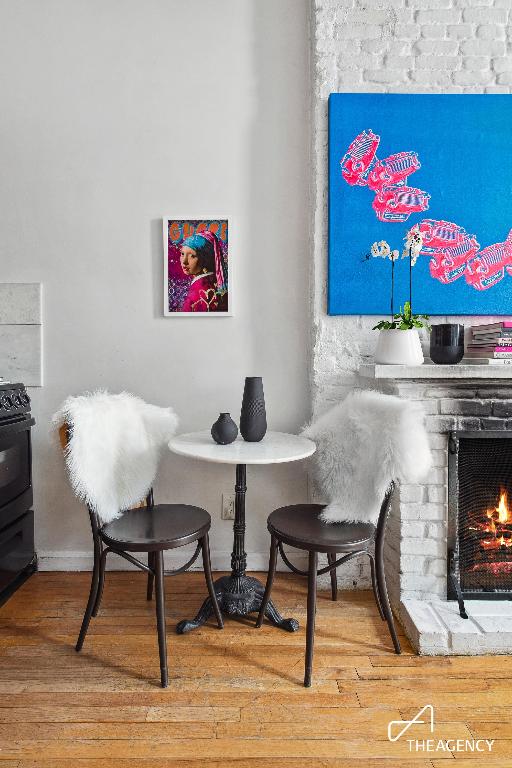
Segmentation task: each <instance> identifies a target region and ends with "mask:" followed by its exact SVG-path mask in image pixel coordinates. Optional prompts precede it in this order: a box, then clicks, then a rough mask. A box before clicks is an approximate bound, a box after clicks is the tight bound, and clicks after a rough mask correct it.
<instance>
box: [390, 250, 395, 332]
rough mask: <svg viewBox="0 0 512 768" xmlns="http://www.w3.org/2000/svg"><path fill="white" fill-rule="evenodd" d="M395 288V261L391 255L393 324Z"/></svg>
mask: <svg viewBox="0 0 512 768" xmlns="http://www.w3.org/2000/svg"><path fill="white" fill-rule="evenodd" d="M394 287H395V260H394V258H393V254H391V322H393V292H394Z"/></svg>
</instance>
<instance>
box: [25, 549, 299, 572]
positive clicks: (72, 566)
mask: <svg viewBox="0 0 512 768" xmlns="http://www.w3.org/2000/svg"><path fill="white" fill-rule="evenodd" d="M191 554H192V552H190V553H189V551H188V550H187V552H181V553H180V552H166V553H165V556H164V560H165V567H166V569H168V570H173V569H175V568H179V567H180V566H182V565H183V564H184V563H186V562H187V559H188V558H189V557H190V555H191ZM134 555H135V557H137V552H134ZM289 557H290V560H291V562H292V563H293V564H294V565H295V566H296V567H297V568H301V569H307V562H308V560H307V554H306V553H297V554H295V553H293V554H290V555H289ZM37 559H38V567H39V570H40V571H91V570H92V564H93V556H92V552H90V551H87V552H80V551H77V552H73V551H68V550H64V551H44V550H43V551H40V552H38V554H37ZM141 560H142V562H146V556H145V555H142V557H141ZM211 561H212V569H213V570H214V571H229V570H230V563H231V552H218V551H217V552H215V551H212V552H211ZM267 568H268V552H250V553H248V554H247V570H248V571H266V570H267ZM277 569H278V570H279V571H281V570H283V571H287V570H288V569H287V568H286V566H285V565H284V564H283V563H282V561H281V560H280V559H279V560H278V566H277ZM107 570H108V571H134V570H137V569H136V567H135V566H134V565H132V564H131V563H129V562H128V561H127V560H125V559H124V558H122V557H119V556H116V555H114V554H111V555H109V556H108V557H107ZM190 570H191V571H202V570H203V562H202V559H201V556H199V557H198V558H197V560H196V562H195V563H194V564H193V566H192V567H191V568H190Z"/></svg>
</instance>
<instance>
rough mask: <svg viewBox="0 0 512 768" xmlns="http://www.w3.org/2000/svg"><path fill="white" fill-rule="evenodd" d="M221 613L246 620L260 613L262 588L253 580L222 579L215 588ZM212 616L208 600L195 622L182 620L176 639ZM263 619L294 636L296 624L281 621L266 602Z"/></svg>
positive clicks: (241, 578) (239, 578) (258, 582)
mask: <svg viewBox="0 0 512 768" xmlns="http://www.w3.org/2000/svg"><path fill="white" fill-rule="evenodd" d="M214 587H215V594H216V595H217V600H218V603H219V608H220V610H221V611H222V612H223V613H225V614H227V615H228V616H247V615H248V614H249V613H253V612H255V611H259V609H260V606H261V601H262V599H263V594H264V592H265V587H264V586H263V584H262V583H261V582H260V581H258V579H254V578H253V577H252V576H222V577H221V578H220V579H217V581H216V582H215V584H214ZM212 615H213V606H212V601H211V599H210V598H209V597H208V598H207V599H206V600H205V601H204V603H203V604H202V606H201V608H200V609H199V612H198V613H197V616H196V617H195V619H192V620H186V619H185V620H183V621H180V623H179V624H178V625H177V627H176V632H177V633H178V634H179V635H182V634H184V633H185V632H190V631H191V630H192V629H197V628H198V627H200V626H201V625H202V624H204V623H205V621H207V620H208V619H209V618H210V616H212ZM265 616H266V617H267V618H268V619H269V620H270V621H271V622H272V623H273V624H275V626H276V627H279V628H280V629H284V630H286V631H287V632H296V631H297V630H298V628H299V622H298V621H296V620H295V619H283V617H282V616H281V614H280V613H279V611H278V610H277V608H276V607H275V605H274V604H273V603H272V601H271V600H269V603H268V606H267V610H266V611H265Z"/></svg>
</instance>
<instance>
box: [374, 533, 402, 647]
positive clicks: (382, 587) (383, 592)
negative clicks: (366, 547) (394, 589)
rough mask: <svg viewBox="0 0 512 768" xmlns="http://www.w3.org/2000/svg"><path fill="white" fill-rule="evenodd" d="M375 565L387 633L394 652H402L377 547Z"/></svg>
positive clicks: (382, 564) (382, 563)
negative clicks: (387, 628)
mask: <svg viewBox="0 0 512 768" xmlns="http://www.w3.org/2000/svg"><path fill="white" fill-rule="evenodd" d="M375 565H376V571H377V574H376V575H377V586H378V591H379V596H380V599H381V603H382V610H383V611H384V616H385V617H386V621H387V623H388V627H389V633H390V635H391V639H392V641H393V645H394V647H395V653H402V648H401V647H400V641H399V639H398V635H397V634H396V629H395V621H394V619H393V613H392V611H391V606H390V604H389V597H388V590H387V587H386V574H385V573H384V562H383V559H382V554H381V553H380V552H379V548H378V547H377V549H376V551H375Z"/></svg>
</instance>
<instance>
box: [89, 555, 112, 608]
mask: <svg viewBox="0 0 512 768" xmlns="http://www.w3.org/2000/svg"><path fill="white" fill-rule="evenodd" d="M107 554H108V552H107V550H106V549H104V550H103V552H102V553H101V557H100V570H99V580H98V592H97V594H96V600H95V601H94V608H93V609H92V615H93V616H97V615H98V611H99V609H100V605H101V598H102V597H103V587H104V586H105V567H106V564H107Z"/></svg>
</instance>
